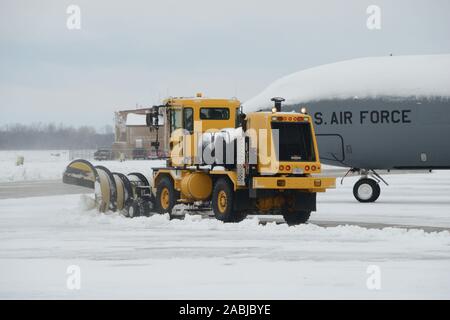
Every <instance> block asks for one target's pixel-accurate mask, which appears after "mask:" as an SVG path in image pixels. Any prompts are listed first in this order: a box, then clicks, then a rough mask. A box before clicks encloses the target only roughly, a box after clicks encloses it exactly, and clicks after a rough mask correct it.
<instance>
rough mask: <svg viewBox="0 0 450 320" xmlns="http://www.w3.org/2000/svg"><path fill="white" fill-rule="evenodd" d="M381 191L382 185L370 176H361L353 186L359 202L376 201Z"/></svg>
mask: <svg viewBox="0 0 450 320" xmlns="http://www.w3.org/2000/svg"><path fill="white" fill-rule="evenodd" d="M380 192H381V189H380V185H379V184H378V183H377V182H376V181H375V180H373V179H369V178H361V179H359V180H358V182H356V183H355V185H354V186H353V195H354V196H355V198H356V200H358V201H359V202H375V201H377V199H378V197H379V196H380Z"/></svg>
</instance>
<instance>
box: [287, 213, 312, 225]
mask: <svg viewBox="0 0 450 320" xmlns="http://www.w3.org/2000/svg"><path fill="white" fill-rule="evenodd" d="M310 215H311V211H294V212H287V213H284V214H283V218H284V221H286V223H287V224H288V226H296V225H298V224H302V223H306V222H307V221H308V219H309V216H310Z"/></svg>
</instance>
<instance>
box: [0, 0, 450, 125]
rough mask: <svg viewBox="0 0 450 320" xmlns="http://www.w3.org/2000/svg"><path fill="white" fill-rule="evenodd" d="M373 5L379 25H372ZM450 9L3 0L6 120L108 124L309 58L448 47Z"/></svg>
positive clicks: (271, 74) (0, 27) (254, 83)
mask: <svg viewBox="0 0 450 320" xmlns="http://www.w3.org/2000/svg"><path fill="white" fill-rule="evenodd" d="M71 4H75V5H78V6H79V7H80V9H81V29H80V30H69V29H68V28H67V26H66V21H67V18H68V17H69V15H68V14H67V13H66V10H67V7H68V6H69V5H71ZM371 4H374V5H378V6H379V7H380V9H381V30H369V29H368V28H367V26H366V21H367V18H368V16H369V15H368V14H367V13H366V9H367V7H368V6H369V5H371ZM449 13H450V1H448V0H432V1H430V0H428V1H426V0H420V1H419V0H416V1H414V0H405V1H399V0H395V1H392V0H386V1H381V0H372V1H366V0H345V1H342V0H335V1H332V0H328V1H325V0H322V1H312V0H311V1H295V0H291V1H285V0H277V1H264V0H259V1H256V0H251V1H247V0H221V1H212V0H209V1H207V0H205V1H202V0H195V1H191V0H183V1H182V0H177V1H174V0H161V1H160V0H147V1H134V0H133V1H132V0H127V1H103V0H102V1H99V0H96V1H93V0H70V1H65V0H55V1H49V0H40V1H33V0H29V1H17V0H0V48H1V50H0V111H1V117H0V125H3V124H7V123H16V122H20V123H31V122H38V121H41V122H50V121H53V122H57V123H59V122H62V123H65V124H74V125H81V124H88V125H94V126H96V127H101V126H103V125H105V124H112V121H113V112H114V111H115V110H120V109H124V108H135V107H136V105H140V106H150V105H152V104H155V103H158V102H159V101H160V99H162V98H164V97H166V96H168V95H177V96H180V95H188V96H191V95H194V94H195V93H196V92H203V93H205V94H206V95H208V96H219V97H233V96H237V97H238V98H239V99H241V101H245V100H246V99H249V98H251V97H252V96H254V95H256V94H257V93H258V92H260V91H261V90H263V89H264V88H265V87H266V86H267V85H268V84H270V83H271V82H272V81H273V80H275V79H277V78H279V77H281V76H283V75H286V74H289V73H292V72H295V71H298V70H301V69H305V68H308V67H313V66H317V65H321V64H325V63H330V62H336V61H340V60H346V59H352V58H357V57H365V56H380V55H389V54H390V53H393V54H394V55H404V54H435V53H449V52H450V17H449Z"/></svg>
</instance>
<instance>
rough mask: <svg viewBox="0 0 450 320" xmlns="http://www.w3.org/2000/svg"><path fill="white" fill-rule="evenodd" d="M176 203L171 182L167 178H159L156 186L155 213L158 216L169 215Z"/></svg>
mask: <svg viewBox="0 0 450 320" xmlns="http://www.w3.org/2000/svg"><path fill="white" fill-rule="evenodd" d="M176 201H177V195H176V192H175V188H174V186H173V184H172V180H170V178H168V177H163V178H161V180H160V181H159V183H158V185H157V186H156V199H155V202H156V212H158V213H160V214H164V213H169V214H170V213H171V212H172V209H173V207H174V206H175V203H176Z"/></svg>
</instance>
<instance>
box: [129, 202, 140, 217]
mask: <svg viewBox="0 0 450 320" xmlns="http://www.w3.org/2000/svg"><path fill="white" fill-rule="evenodd" d="M139 216H141V207H140V205H139V203H138V202H137V201H133V203H132V204H131V205H130V206H129V207H128V217H129V218H135V217H139Z"/></svg>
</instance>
